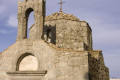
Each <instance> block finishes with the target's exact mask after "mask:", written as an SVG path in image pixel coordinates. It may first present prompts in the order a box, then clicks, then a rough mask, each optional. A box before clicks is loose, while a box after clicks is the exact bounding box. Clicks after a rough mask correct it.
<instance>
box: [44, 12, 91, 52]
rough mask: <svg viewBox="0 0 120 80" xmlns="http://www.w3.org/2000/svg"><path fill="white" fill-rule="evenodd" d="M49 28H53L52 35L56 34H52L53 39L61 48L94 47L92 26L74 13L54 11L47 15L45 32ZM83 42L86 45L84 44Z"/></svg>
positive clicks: (81, 48) (80, 48) (82, 48)
mask: <svg viewBox="0 0 120 80" xmlns="http://www.w3.org/2000/svg"><path fill="white" fill-rule="evenodd" d="M47 29H51V31H52V30H53V31H52V32H54V33H53V34H52V35H55V36H52V40H53V42H54V43H55V44H56V45H57V46H58V47H60V48H65V49H66V48H67V49H73V50H84V49H90V50H91V49H92V32H91V28H90V27H89V25H88V23H87V22H85V21H79V19H77V18H76V17H75V16H73V15H69V14H65V13H54V14H52V15H50V16H48V17H46V22H45V26H44V33H47ZM45 36H46V34H45ZM83 44H85V45H84V46H83ZM84 47H86V48H84Z"/></svg>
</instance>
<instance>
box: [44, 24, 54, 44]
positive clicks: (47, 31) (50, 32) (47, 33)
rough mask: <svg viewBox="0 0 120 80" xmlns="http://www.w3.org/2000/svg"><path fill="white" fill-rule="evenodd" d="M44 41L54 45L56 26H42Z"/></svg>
mask: <svg viewBox="0 0 120 80" xmlns="http://www.w3.org/2000/svg"><path fill="white" fill-rule="evenodd" d="M44 40H45V41H47V42H50V43H53V44H56V25H54V26H52V25H45V26H44Z"/></svg>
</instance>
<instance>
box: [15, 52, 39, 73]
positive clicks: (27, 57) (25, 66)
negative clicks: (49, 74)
mask: <svg viewBox="0 0 120 80" xmlns="http://www.w3.org/2000/svg"><path fill="white" fill-rule="evenodd" d="M33 66H34V67H33ZM37 70H38V60H37V58H36V57H35V56H34V55H33V54H31V53H25V54H23V55H21V56H20V57H19V59H18V60H17V63H16V71H37Z"/></svg>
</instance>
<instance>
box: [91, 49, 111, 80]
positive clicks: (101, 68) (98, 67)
mask: <svg viewBox="0 0 120 80" xmlns="http://www.w3.org/2000/svg"><path fill="white" fill-rule="evenodd" d="M89 53H90V54H89V78H90V80H109V69H108V68H107V67H106V66H105V64H104V58H103V55H102V52H101V51H90V52H89Z"/></svg>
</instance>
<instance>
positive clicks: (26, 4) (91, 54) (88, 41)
mask: <svg viewBox="0 0 120 80" xmlns="http://www.w3.org/2000/svg"><path fill="white" fill-rule="evenodd" d="M45 3H46V1H45V0H24V1H20V0H19V2H18V35H17V40H16V42H15V43H14V44H13V45H12V46H10V47H8V48H7V49H6V50H4V51H3V52H2V55H1V56H2V58H1V60H0V80H23V79H24V80H109V69H108V68H107V67H106V66H105V64H104V58H103V54H102V51H101V50H93V48H92V30H91V28H90V26H89V24H88V23H87V22H85V21H80V20H79V19H78V18H77V17H75V16H73V15H70V14H66V13H63V12H59V13H54V14H52V15H50V16H47V17H46V16H45V13H46V10H45V9H46V5H45ZM32 11H34V18H35V23H34V24H33V25H32V26H31V28H30V29H29V38H27V37H28V36H27V24H28V18H29V14H30V13H31V12H32Z"/></svg>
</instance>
